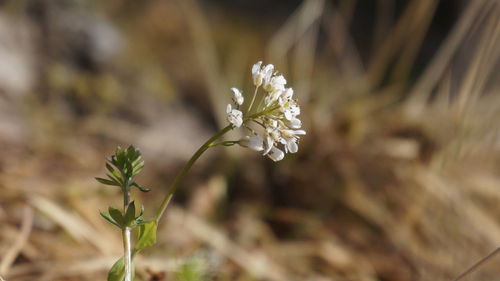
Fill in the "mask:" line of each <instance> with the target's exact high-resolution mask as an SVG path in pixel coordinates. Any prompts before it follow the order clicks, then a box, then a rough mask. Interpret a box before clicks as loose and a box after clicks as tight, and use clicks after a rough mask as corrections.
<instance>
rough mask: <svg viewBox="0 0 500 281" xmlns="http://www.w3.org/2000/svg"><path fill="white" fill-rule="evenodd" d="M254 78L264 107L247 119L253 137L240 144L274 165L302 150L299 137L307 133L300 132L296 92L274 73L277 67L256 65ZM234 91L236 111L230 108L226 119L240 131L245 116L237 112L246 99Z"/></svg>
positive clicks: (247, 137) (253, 71)
mask: <svg viewBox="0 0 500 281" xmlns="http://www.w3.org/2000/svg"><path fill="white" fill-rule="evenodd" d="M252 78H253V84H254V85H255V87H256V89H255V93H258V90H259V87H261V86H262V89H263V91H261V93H262V92H263V97H261V98H263V102H264V104H263V105H262V106H261V105H260V104H259V105H258V106H257V112H256V113H255V115H249V116H250V117H251V118H252V119H245V120H248V121H252V122H251V123H250V122H249V124H248V125H246V126H245V128H247V129H248V130H249V131H251V132H252V135H251V136H246V137H244V138H242V139H241V140H240V141H238V144H239V145H241V146H243V147H247V148H250V149H252V150H255V151H261V152H262V153H263V155H266V156H268V157H269V158H271V159H272V160H273V161H280V160H282V159H283V158H284V156H285V153H296V152H297V151H298V150H299V146H298V142H299V140H300V136H302V135H305V134H306V131H304V130H301V129H300V128H301V127H302V121H301V120H300V119H299V118H298V116H299V115H300V106H299V105H298V103H297V100H295V99H293V94H294V92H293V89H292V88H286V83H287V81H286V79H285V77H284V76H283V75H278V74H277V72H275V71H274V65H272V64H267V65H265V66H263V63H262V61H259V62H257V63H255V64H254V65H253V66H252ZM231 91H232V92H233V101H234V104H235V105H236V109H233V108H232V106H231V104H229V105H228V106H227V110H226V111H227V119H228V121H229V122H230V123H231V124H233V125H234V126H236V127H240V126H242V125H243V113H242V112H241V111H239V110H238V109H239V106H240V105H242V104H243V102H244V98H243V94H242V93H241V91H240V90H238V89H236V88H231ZM254 100H255V97H253V98H252V101H254ZM252 104H253V102H252ZM245 114H250V113H249V112H246V113H245ZM249 116H245V117H246V118H249ZM250 124H253V125H255V126H257V125H258V126H260V127H257V128H252V127H249V125H250Z"/></svg>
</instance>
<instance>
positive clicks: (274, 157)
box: [267, 147, 285, 162]
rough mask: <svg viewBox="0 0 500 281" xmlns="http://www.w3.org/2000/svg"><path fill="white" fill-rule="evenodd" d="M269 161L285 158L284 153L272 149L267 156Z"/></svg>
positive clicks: (274, 148)
mask: <svg viewBox="0 0 500 281" xmlns="http://www.w3.org/2000/svg"><path fill="white" fill-rule="evenodd" d="M267 156H268V157H269V158H271V160H273V161H274V162H277V161H280V160H282V159H283V158H284V157H285V153H284V152H283V151H281V150H280V149H278V148H276V147H273V148H272V149H271V152H270V153H269V154H268V155H267Z"/></svg>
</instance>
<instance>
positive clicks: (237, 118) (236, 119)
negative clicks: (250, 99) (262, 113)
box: [226, 104, 243, 128]
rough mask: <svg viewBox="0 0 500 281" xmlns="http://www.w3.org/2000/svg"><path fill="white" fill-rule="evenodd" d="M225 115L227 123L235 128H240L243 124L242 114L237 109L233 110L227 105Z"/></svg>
mask: <svg viewBox="0 0 500 281" xmlns="http://www.w3.org/2000/svg"><path fill="white" fill-rule="evenodd" d="M226 113H227V121H229V123H231V124H233V125H234V126H236V127H238V128H239V127H241V125H242V124H243V113H242V112H241V111H239V110H238V109H233V108H232V107H231V104H228V105H227V108H226Z"/></svg>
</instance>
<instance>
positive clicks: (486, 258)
mask: <svg viewBox="0 0 500 281" xmlns="http://www.w3.org/2000/svg"><path fill="white" fill-rule="evenodd" d="M498 253H500V247H498V248H496V249H495V250H494V251H493V252H491V253H489V254H488V255H487V256H486V257H484V258H482V259H480V260H479V261H478V262H476V263H475V264H473V265H472V266H471V267H469V268H468V269H467V270H466V271H464V272H462V273H461V274H460V275H459V276H457V277H456V278H455V279H453V281H458V280H460V279H462V278H464V277H465V276H466V275H468V274H469V273H471V272H473V271H474V270H476V269H477V268H478V267H479V266H480V265H482V264H483V263H485V262H486V261H487V260H489V259H491V258H492V257H493V256H495V255H496V254H498Z"/></svg>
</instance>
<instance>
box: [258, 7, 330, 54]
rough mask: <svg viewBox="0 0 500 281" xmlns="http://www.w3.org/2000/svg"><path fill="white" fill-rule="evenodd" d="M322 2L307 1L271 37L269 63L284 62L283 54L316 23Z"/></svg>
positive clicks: (320, 12) (319, 15) (321, 10)
mask: <svg viewBox="0 0 500 281" xmlns="http://www.w3.org/2000/svg"><path fill="white" fill-rule="evenodd" d="M323 5H324V0H308V1H304V2H303V4H302V5H301V6H300V7H299V8H298V9H297V11H295V12H294V13H293V14H292V15H291V16H290V17H289V18H288V20H287V21H286V22H285V23H284V24H283V26H282V27H281V28H280V30H279V31H278V32H276V34H275V35H274V36H273V38H272V40H271V42H270V43H269V46H268V51H267V52H268V56H269V59H270V60H271V61H280V62H282V61H284V57H285V54H286V53H287V52H288V51H289V50H290V48H292V46H293V45H294V44H295V43H296V42H297V41H298V40H299V39H300V38H301V37H302V36H304V34H305V33H306V32H307V31H308V29H309V28H310V27H311V26H312V25H314V24H315V23H316V21H317V20H318V19H319V18H320V17H321V15H322V12H323Z"/></svg>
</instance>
